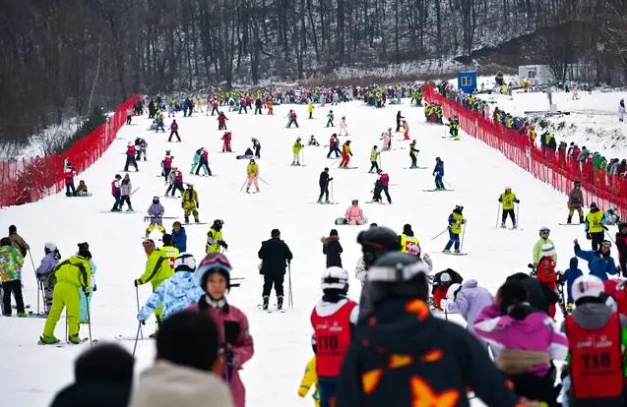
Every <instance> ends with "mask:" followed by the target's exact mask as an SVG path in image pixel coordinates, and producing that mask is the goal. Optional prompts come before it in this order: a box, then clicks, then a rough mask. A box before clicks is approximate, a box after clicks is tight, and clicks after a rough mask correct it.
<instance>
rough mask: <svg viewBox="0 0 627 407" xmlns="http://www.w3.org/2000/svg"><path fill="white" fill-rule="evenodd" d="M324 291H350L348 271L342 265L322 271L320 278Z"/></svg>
mask: <svg viewBox="0 0 627 407" xmlns="http://www.w3.org/2000/svg"><path fill="white" fill-rule="evenodd" d="M320 285H321V286H322V291H325V290H340V291H342V292H344V293H346V292H348V273H347V272H346V270H344V269H343V268H341V267H329V268H328V269H326V270H325V271H324V272H323V273H322V277H321V279H320Z"/></svg>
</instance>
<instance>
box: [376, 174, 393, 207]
mask: <svg viewBox="0 0 627 407" xmlns="http://www.w3.org/2000/svg"><path fill="white" fill-rule="evenodd" d="M377 173H378V174H379V180H381V190H382V191H383V192H385V196H386V198H387V199H388V203H389V204H391V203H392V198H391V197H390V191H389V187H390V176H389V175H388V174H387V172H384V171H383V170H378V171H377Z"/></svg>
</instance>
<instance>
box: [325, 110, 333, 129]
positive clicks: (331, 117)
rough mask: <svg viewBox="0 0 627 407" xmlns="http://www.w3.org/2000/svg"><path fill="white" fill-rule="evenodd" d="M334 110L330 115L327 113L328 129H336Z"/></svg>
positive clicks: (330, 111)
mask: <svg viewBox="0 0 627 407" xmlns="http://www.w3.org/2000/svg"><path fill="white" fill-rule="evenodd" d="M333 118H334V115H333V109H331V110H329V113H327V127H335V124H333Z"/></svg>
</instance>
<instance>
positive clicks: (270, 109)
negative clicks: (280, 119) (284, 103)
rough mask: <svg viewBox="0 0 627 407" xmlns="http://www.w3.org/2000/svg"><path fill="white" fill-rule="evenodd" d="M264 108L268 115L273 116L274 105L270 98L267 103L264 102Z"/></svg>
mask: <svg viewBox="0 0 627 407" xmlns="http://www.w3.org/2000/svg"><path fill="white" fill-rule="evenodd" d="M266 107H267V108H268V114H270V115H273V114H274V103H273V102H272V98H268V101H267V102H266Z"/></svg>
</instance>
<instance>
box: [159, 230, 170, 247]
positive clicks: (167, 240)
mask: <svg viewBox="0 0 627 407" xmlns="http://www.w3.org/2000/svg"><path fill="white" fill-rule="evenodd" d="M161 241H162V242H163V245H164V246H171V245H172V235H171V234H169V233H164V234H163V237H162V238H161Z"/></svg>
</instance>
